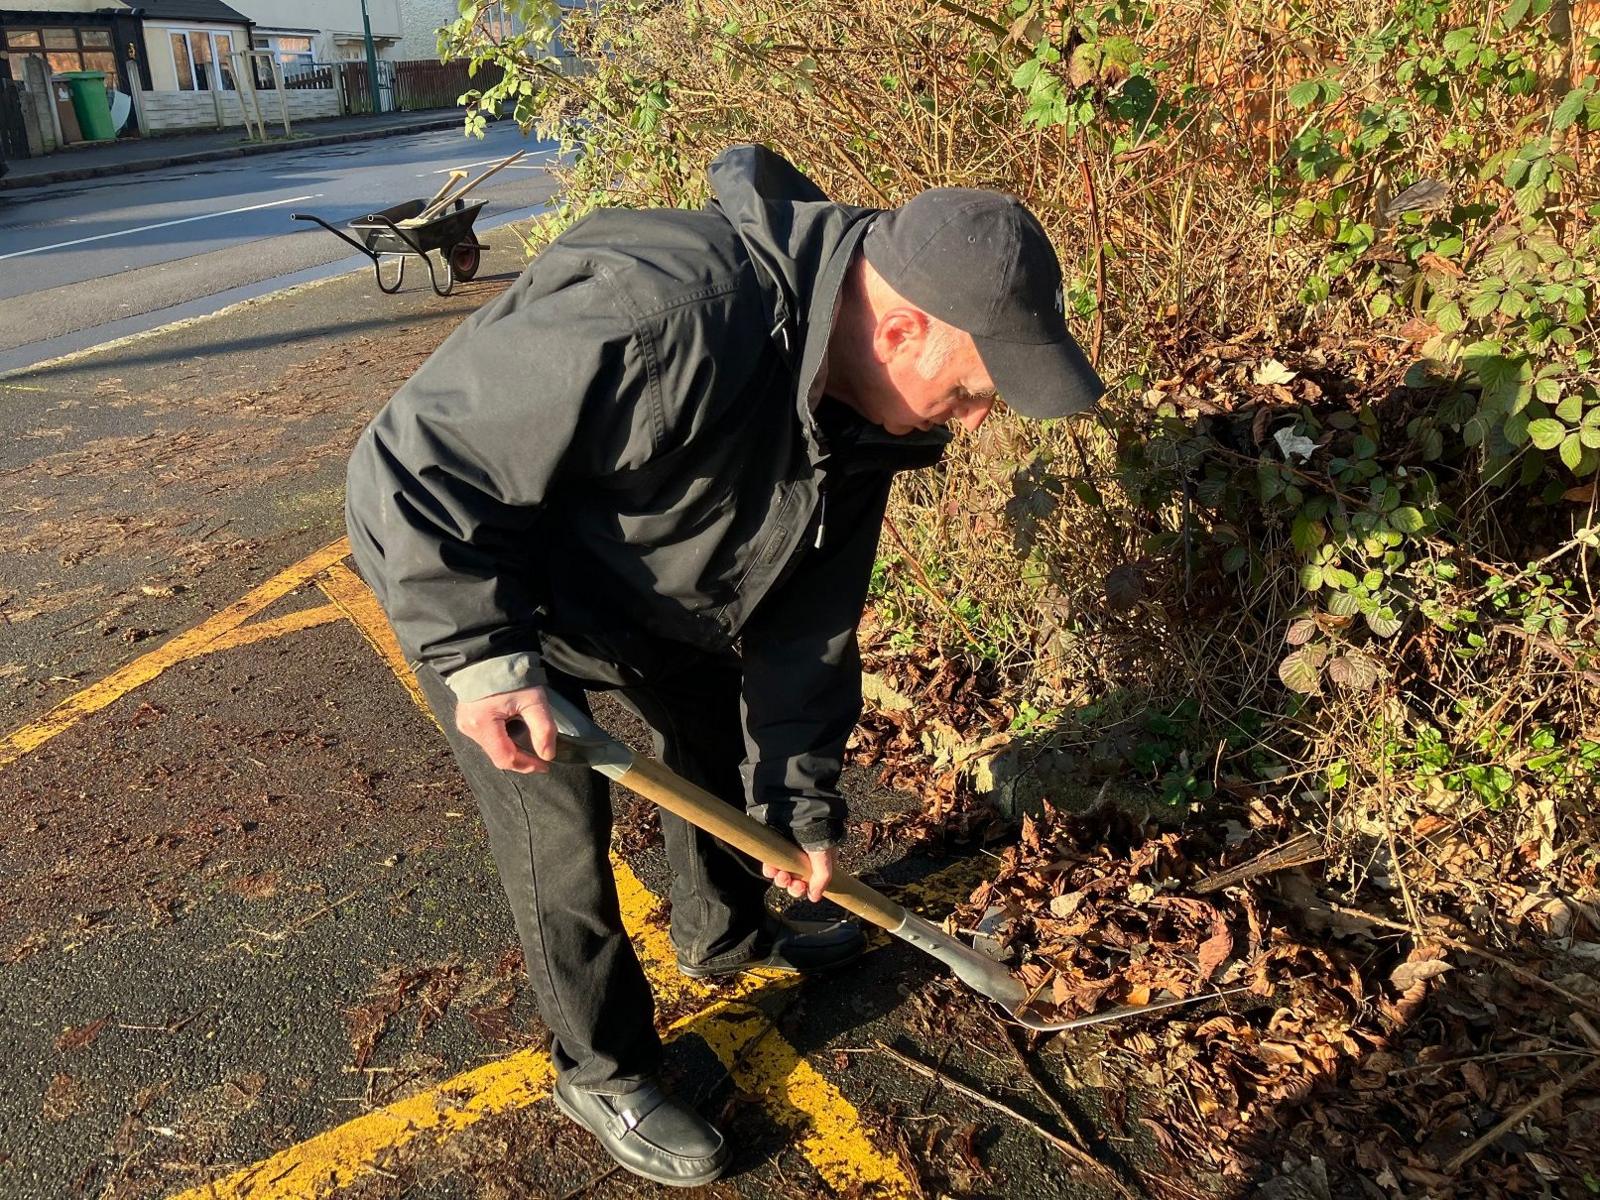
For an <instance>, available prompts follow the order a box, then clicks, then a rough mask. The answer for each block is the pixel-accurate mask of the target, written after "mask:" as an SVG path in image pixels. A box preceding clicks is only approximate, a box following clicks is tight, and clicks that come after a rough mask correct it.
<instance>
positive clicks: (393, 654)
mask: <svg viewBox="0 0 1600 1200" xmlns="http://www.w3.org/2000/svg"><path fill="white" fill-rule="evenodd" d="M317 586H318V587H320V588H321V589H322V590H323V592H324V593H325V594H326V595H327V597H328V599H329V600H332V601H333V602H334V603H335V604H337V605H338V606H339V607H340V608H341V609H342V610H343V611H344V614H345V616H347V617H349V618H350V622H351V624H353V625H354V626H355V627H356V628H357V629H359V630H360V631H361V636H362V637H364V638H366V639H367V644H368V645H370V646H371V647H372V648H373V649H374V650H376V651H377V652H378V653H379V654H380V655H381V656H382V657H383V661H384V662H386V663H388V664H389V669H390V670H391V671H393V672H394V675H395V678H396V679H398V680H399V681H400V682H401V683H402V684H404V685H405V689H406V691H408V692H410V693H411V700H412V702H413V703H414V704H416V706H417V707H418V708H420V709H421V710H422V711H423V712H425V713H427V714H428V715H429V716H430V717H431V716H432V715H433V710H432V709H431V708H429V707H428V701H427V698H426V697H425V696H423V694H422V685H421V684H419V683H418V682H417V677H416V675H415V674H414V673H413V672H412V670H411V664H410V663H408V662H406V656H405V654H404V653H403V652H402V651H401V649H400V643H399V641H398V640H397V639H396V638H395V636H394V630H393V629H392V628H390V626H389V618H388V617H387V616H385V615H384V612H383V607H382V605H380V604H379V603H378V598H377V597H376V596H374V595H373V594H372V589H371V588H369V587H368V586H367V585H366V582H365V581H364V580H363V579H362V578H361V576H359V575H357V574H356V573H355V572H354V571H352V570H351V569H350V568H349V567H347V566H345V565H344V564H343V563H335V564H334V565H333V566H331V567H329V568H328V571H327V574H326V575H324V576H323V578H321V579H319V580H318V581H317Z"/></svg>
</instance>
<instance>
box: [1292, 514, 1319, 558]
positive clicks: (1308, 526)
mask: <svg viewBox="0 0 1600 1200" xmlns="http://www.w3.org/2000/svg"><path fill="white" fill-rule="evenodd" d="M1325 536H1326V531H1325V530H1324V529H1323V528H1322V522H1320V521H1313V520H1311V519H1310V518H1309V517H1307V516H1306V514H1305V513H1304V512H1303V511H1302V512H1300V513H1299V514H1298V515H1296V517H1295V519H1294V522H1293V523H1292V524H1291V525H1290V527H1289V539H1290V540H1291V541H1292V542H1293V543H1294V548H1295V549H1296V550H1298V551H1300V553H1302V554H1304V553H1306V551H1308V550H1312V549H1314V548H1315V547H1317V546H1320V545H1321V544H1322V539H1323V538H1324V537H1325Z"/></svg>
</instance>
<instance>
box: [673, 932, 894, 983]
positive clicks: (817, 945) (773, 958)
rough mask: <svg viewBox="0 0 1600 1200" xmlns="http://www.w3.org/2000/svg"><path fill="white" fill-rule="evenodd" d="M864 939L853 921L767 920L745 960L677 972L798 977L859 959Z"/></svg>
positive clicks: (685, 965)
mask: <svg viewBox="0 0 1600 1200" xmlns="http://www.w3.org/2000/svg"><path fill="white" fill-rule="evenodd" d="M866 948H867V937H866V935H865V934H864V933H862V932H861V926H859V925H857V924H856V923H855V922H854V921H790V920H788V919H786V918H781V917H776V916H774V917H769V918H768V920H767V923H766V927H765V928H764V929H763V930H762V931H761V936H760V937H759V938H757V939H756V944H755V946H754V947H752V948H751V951H750V954H749V956H748V957H746V958H742V959H738V960H736V961H734V962H720V961H714V962H710V963H689V962H684V960H683V958H682V957H681V956H680V957H679V959H678V970H680V971H682V972H683V973H684V974H685V975H687V976H688V977H689V978H690V979H715V978H717V977H718V976H721V975H737V974H739V973H740V972H741V971H755V970H768V971H787V972H790V973H794V974H801V973H806V972H811V971H826V970H828V969H829V968H831V967H837V966H841V965H842V964H844V963H847V962H849V961H850V960H851V959H854V958H858V957H860V955H861V953H862V951H864V950H865V949H866Z"/></svg>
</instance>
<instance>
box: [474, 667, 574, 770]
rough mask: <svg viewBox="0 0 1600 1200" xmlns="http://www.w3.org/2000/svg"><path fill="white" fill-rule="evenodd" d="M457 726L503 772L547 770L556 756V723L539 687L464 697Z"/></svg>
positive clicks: (542, 690) (548, 703)
mask: <svg viewBox="0 0 1600 1200" xmlns="http://www.w3.org/2000/svg"><path fill="white" fill-rule="evenodd" d="M456 728H457V729H459V730H460V731H461V732H462V733H464V734H466V735H467V736H468V737H469V738H471V739H472V740H473V741H474V742H476V743H477V744H478V746H479V747H480V748H481V749H482V750H483V752H484V753H485V754H487V755H488V756H489V761H490V762H492V763H493V764H494V765H495V766H497V767H499V768H500V769H501V770H502V771H521V772H523V773H527V772H530V771H534V772H542V771H548V770H549V769H550V763H551V762H552V761H553V760H554V759H555V756H556V722H555V718H554V717H552V716H551V715H550V702H549V701H548V700H547V699H545V694H544V689H543V688H542V687H531V688H520V689H518V690H517V691H514V692H499V693H496V694H495V695H493V696H484V697H482V698H481V699H478V700H464V701H462V702H461V703H460V704H457V705H456Z"/></svg>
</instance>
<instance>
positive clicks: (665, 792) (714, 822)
mask: <svg viewBox="0 0 1600 1200" xmlns="http://www.w3.org/2000/svg"><path fill="white" fill-rule="evenodd" d="M617 782H618V783H620V784H622V786H623V787H625V788H627V789H628V790H629V791H632V792H637V793H638V794H639V795H641V796H643V797H644V798H645V799H646V800H649V801H651V802H652V803H654V804H657V805H659V806H660V807H662V808H664V809H666V810H667V811H668V812H670V813H676V814H677V815H678V816H680V817H682V818H683V819H684V820H685V821H687V822H689V824H691V825H693V826H695V827H696V828H698V829H703V830H705V831H706V832H707V833H709V834H711V835H712V836H713V837H716V838H720V839H721V840H722V841H724V842H727V843H728V845H730V846H733V847H735V848H736V849H739V850H743V851H744V852H745V853H746V854H748V855H750V856H751V857H752V858H754V859H756V860H758V861H760V862H764V863H772V864H773V865H774V866H779V867H782V868H783V869H784V870H786V871H788V872H789V873H790V874H793V875H798V876H800V877H802V878H808V877H809V876H810V874H811V861H810V860H809V859H808V858H807V857H806V855H805V851H803V850H801V849H800V847H799V846H796V845H795V844H794V843H793V842H791V841H790V840H789V839H788V838H786V837H783V836H782V835H781V834H778V833H776V832H774V831H773V830H771V829H768V828H767V827H766V826H765V825H763V824H762V823H761V822H760V821H757V820H756V819H755V818H754V817H751V816H747V815H746V814H745V813H742V812H740V811H739V810H738V809H736V808H734V807H733V806H732V805H731V804H728V803H727V802H726V801H723V800H719V799H718V798H717V797H716V796H713V795H712V794H711V793H710V792H708V791H706V790H705V789H704V788H701V787H696V786H695V785H694V784H692V783H690V782H689V781H688V780H687V779H684V778H683V777H682V776H680V775H677V774H675V773H674V772H672V771H670V770H668V769H667V768H666V767H664V766H662V765H661V764H660V763H658V762H656V761H655V760H654V759H650V758H644V757H642V756H640V755H637V754H635V755H633V762H632V764H631V765H630V766H629V767H628V768H627V770H625V771H624V772H622V774H621V775H620V776H618V777H617ZM823 894H824V895H825V896H827V897H828V899H830V900H832V901H833V902H834V903H835V904H837V905H838V906H839V907H840V908H843V909H846V910H848V911H849V912H853V913H855V915H856V916H858V917H861V918H862V919H864V920H867V921H871V922H872V923H873V924H874V925H877V926H879V927H881V928H883V929H888V930H890V931H893V930H896V929H898V928H900V926H901V925H902V924H903V923H904V922H905V919H906V910H905V909H904V908H902V907H901V906H900V905H898V904H896V903H895V902H894V901H893V900H891V899H889V897H887V896H885V895H884V894H883V893H882V892H880V891H878V890H877V889H875V888H870V887H868V886H867V885H866V884H864V883H862V882H861V881H860V880H859V879H857V878H856V877H855V876H854V875H847V874H845V873H844V872H843V871H840V872H838V873H837V874H835V875H834V877H833V879H832V881H830V882H829V884H828V887H827V890H826V891H825V892H824V893H823Z"/></svg>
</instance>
